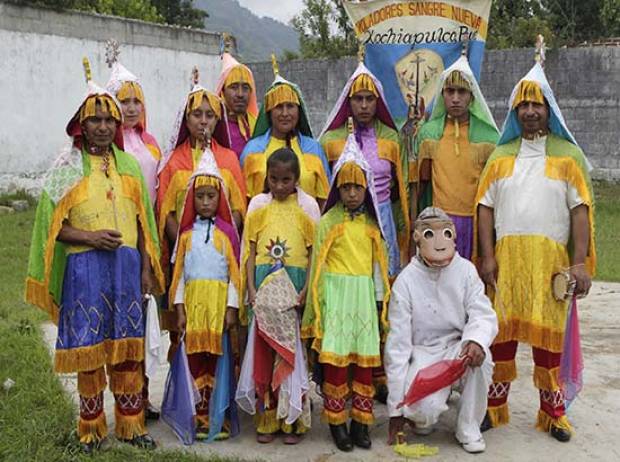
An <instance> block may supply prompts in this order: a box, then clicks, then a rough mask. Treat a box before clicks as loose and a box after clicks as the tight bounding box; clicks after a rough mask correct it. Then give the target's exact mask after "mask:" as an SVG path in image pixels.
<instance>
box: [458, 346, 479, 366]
mask: <svg viewBox="0 0 620 462" xmlns="http://www.w3.org/2000/svg"><path fill="white" fill-rule="evenodd" d="M484 356H485V354H484V350H483V349H482V347H481V346H480V345H478V344H477V343H476V342H471V341H470V342H467V343H466V344H465V346H463V349H462V350H461V354H460V356H459V357H461V358H464V359H465V365H466V366H471V367H480V366H481V365H482V362H483V361H484Z"/></svg>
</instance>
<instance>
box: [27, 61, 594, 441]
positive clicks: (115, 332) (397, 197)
mask: <svg viewBox="0 0 620 462" xmlns="http://www.w3.org/2000/svg"><path fill="white" fill-rule="evenodd" d="M222 63H223V69H222V73H221V75H220V78H219V80H218V84H217V88H216V90H215V92H211V91H209V90H207V89H206V88H204V87H202V86H200V84H199V81H198V78H197V75H194V77H193V82H192V88H191V90H190V91H189V93H188V94H187V95H186V97H185V98H184V100H183V102H182V104H181V107H180V109H179V111H178V114H177V117H176V120H175V124H174V126H173V136H172V137H171V140H170V145H169V146H168V148H167V149H166V151H165V152H164V153H163V154H162V153H161V151H160V149H159V147H158V145H157V142H156V141H155V139H154V138H153V137H152V136H151V135H150V134H149V133H148V132H147V125H146V104H145V98H144V93H143V90H142V87H141V85H140V83H139V81H138V79H137V78H136V77H135V76H134V75H133V74H132V73H131V72H129V71H128V70H127V69H125V68H124V67H123V66H122V65H121V64H120V63H118V62H117V63H115V64H114V67H113V69H112V75H111V78H110V82H109V83H108V85H107V86H106V89H103V88H100V87H98V86H97V85H96V84H94V83H93V82H92V81H91V80H89V81H88V92H87V94H86V97H85V99H84V101H83V102H82V104H81V105H80V107H79V108H78V110H77V112H76V113H75V115H74V116H73V117H72V118H71V120H70V121H69V124H68V125H67V134H68V135H69V137H70V138H71V144H70V145H68V146H67V147H66V148H65V149H64V150H63V151H62V152H61V154H60V156H59V157H58V159H57V160H56V162H55V163H54V165H53V167H52V168H51V169H50V170H49V172H48V173H47V174H46V177H45V182H44V187H43V192H42V195H41V198H40V200H39V205H38V208H37V214H36V222H35V227H34V232H33V238H32V246H31V253H30V263H29V267H28V277H27V281H26V299H27V301H29V302H31V303H33V304H35V305H37V306H39V307H41V308H42V309H44V310H46V311H47V312H48V313H49V314H50V315H51V317H52V319H53V320H54V322H56V323H57V325H58V337H57V341H56V354H55V369H56V371H57V372H59V373H77V381H78V393H79V411H80V412H79V421H78V436H79V439H80V443H81V445H82V448H83V450H84V451H86V452H92V451H93V450H94V449H96V448H97V447H98V446H99V444H100V442H101V441H102V440H103V439H104V438H105V437H106V435H107V423H106V416H105V413H104V406H103V391H104V389H105V387H106V385H107V384H108V383H109V385H110V389H111V391H112V393H113V394H114V398H115V401H116V407H115V434H116V437H117V438H118V439H120V440H122V441H126V442H128V443H130V444H133V445H136V446H139V447H143V448H153V447H155V442H154V440H153V439H152V438H151V437H150V436H149V434H148V431H147V428H146V426H145V420H146V419H147V418H157V417H158V412H157V409H155V408H154V407H153V406H152V405H151V404H150V402H149V399H148V380H147V378H146V376H145V367H144V360H145V337H148V335H149V332H148V326H147V324H146V321H145V316H146V315H145V310H144V308H143V307H144V297H147V296H155V297H157V298H158V300H159V301H160V305H161V306H160V317H161V322H162V326H163V327H164V328H165V329H167V330H169V331H170V332H171V351H170V355H169V356H170V358H172V357H173V355H174V352H175V351H176V350H177V348H179V347H180V346H181V345H183V347H184V350H185V354H186V356H187V364H188V368H189V372H190V374H191V378H192V380H193V382H194V383H193V385H194V388H195V389H196V390H197V393H196V399H195V423H194V426H195V436H196V439H198V440H209V441H211V440H214V439H215V440H222V439H227V438H229V437H231V436H235V435H236V434H237V433H238V432H239V425H238V415H237V408H239V409H241V410H243V411H244V412H247V413H249V414H252V415H254V420H255V426H256V438H257V441H258V442H260V443H269V442H271V441H273V440H274V438H275V437H276V435H278V434H281V435H283V440H284V443H286V444H296V443H298V442H299V441H300V439H301V438H302V435H303V434H304V433H306V432H307V431H308V430H309V429H310V426H311V399H310V391H311V388H312V387H311V382H314V383H315V385H316V391H317V392H318V393H319V395H320V396H321V397H322V400H323V411H322V415H323V419H324V421H326V422H327V423H328V424H329V428H330V432H331V436H332V438H333V441H334V443H335V445H336V446H337V447H338V448H339V449H340V450H342V451H351V450H353V448H354V447H355V446H357V447H360V448H365V449H368V448H370V447H371V438H370V432H369V426H370V425H371V424H372V423H373V421H374V417H373V406H374V401H375V399H379V400H384V402H385V401H387V408H388V413H389V435H388V439H389V442H390V443H395V442H396V443H398V442H399V441H400V442H402V441H403V438H404V430H405V427H406V426H409V427H411V429H412V430H413V432H414V433H415V434H417V435H428V434H429V433H431V432H432V431H433V429H434V426H435V424H436V423H437V421H438V419H439V416H440V415H441V414H442V413H443V412H444V411H446V410H447V409H448V399H449V397H450V394H451V391H452V390H453V389H457V390H459V391H460V403H459V407H458V415H457V419H456V428H455V436H456V439H457V440H458V441H459V443H460V444H461V445H462V447H463V448H464V449H465V450H466V451H468V452H474V453H475V452H481V451H484V449H485V442H484V439H483V436H482V432H483V431H485V430H488V429H489V428H492V427H496V426H499V425H502V424H506V423H508V421H509V413H508V404H507V399H508V391H509V389H510V384H511V382H512V381H513V380H514V379H515V377H516V366H515V354H516V350H517V345H518V342H525V343H529V344H530V345H531V346H532V349H533V358H534V363H535V368H534V383H535V385H536V387H537V388H539V390H540V410H539V413H538V419H537V423H536V425H537V427H538V428H539V429H541V430H543V431H546V432H549V433H550V434H551V435H552V436H553V437H554V438H556V439H557V440H559V441H568V440H569V439H570V436H571V434H572V429H571V426H570V424H569V422H568V420H567V418H566V415H565V399H564V390H563V388H562V384H561V383H560V381H559V378H558V370H559V364H560V360H561V355H562V346H563V340H564V339H563V337H564V335H563V334H564V330H565V324H566V318H567V302H565V301H557V300H556V299H555V298H554V297H553V294H552V290H551V284H550V281H551V278H552V276H553V274H554V273H556V272H558V271H567V272H568V273H569V274H570V277H571V279H572V280H574V281H575V282H574V284H575V294H577V295H585V294H587V292H588V290H589V288H590V284H591V282H590V277H591V275H592V274H593V271H594V265H595V249H594V245H593V196H592V187H591V183H590V179H589V174H588V170H589V164H588V161H587V160H586V158H585V156H584V154H583V152H582V151H581V150H580V148H579V147H578V145H577V143H576V141H575V139H574V138H573V136H572V134H571V133H570V131H569V130H568V128H567V126H566V123H565V122H564V119H563V117H562V114H561V113H560V110H559V107H558V105H557V102H556V100H555V97H554V95H553V93H552V91H551V88H550V86H549V83H548V82H547V80H546V78H545V75H544V72H543V69H542V67H541V66H540V64H538V63H537V64H536V65H535V66H534V67H533V68H532V70H531V71H530V72H529V73H528V74H527V75H526V76H525V77H524V78H523V79H522V80H521V81H519V82H518V83H517V85H516V86H515V89H514V91H513V93H512V95H511V97H510V107H509V111H508V115H507V117H506V121H505V123H504V128H503V130H502V132H501V133H500V132H499V130H498V129H497V127H496V125H495V122H494V120H493V117H492V115H491V112H490V110H489V108H488V106H487V104H486V103H485V100H484V97H483V95H482V93H481V91H480V88H479V86H478V83H477V81H476V79H475V78H474V75H473V72H472V70H471V69H470V67H469V65H468V62H467V59H466V57H464V56H463V57H461V58H460V59H458V60H457V61H456V62H455V63H454V64H453V65H452V66H450V67H449V68H447V69H446V70H445V71H444V72H443V73H442V74H441V77H440V79H439V82H438V84H437V90H436V94H435V97H434V99H433V102H432V110H431V111H430V114H428V115H427V116H426V117H424V116H422V117H420V119H421V120H420V123H419V126H420V127H419V130H418V131H417V134H416V139H415V144H414V148H415V152H416V155H417V160H416V162H415V163H411V159H409V158H408V156H407V155H406V154H405V151H404V149H403V142H402V140H401V136H400V134H399V132H398V128H397V126H396V124H395V123H394V120H393V118H392V116H391V115H390V112H389V109H388V106H387V103H386V99H385V97H384V93H383V88H382V85H381V83H380V82H379V80H378V79H377V78H376V77H375V76H374V75H373V74H372V73H371V72H370V71H369V70H368V69H367V68H366V67H365V66H364V64H362V63H360V64H359V65H358V67H357V69H356V70H355V72H354V73H353V75H352V76H351V77H350V78H349V80H348V81H347V83H346V85H345V87H344V89H343V91H342V93H341V95H340V96H339V98H338V100H337V103H336V106H335V107H334V109H333V110H332V111H331V113H330V114H329V116H328V118H327V122H326V124H325V127H324V129H323V130H322V132H321V134H320V136H319V138H318V140H316V139H314V138H313V133H312V130H311V128H310V123H309V120H308V112H307V109H306V106H305V103H304V99H303V96H302V93H301V90H300V88H299V87H298V86H297V85H295V84H294V83H292V82H289V81H287V80H286V79H284V78H283V77H282V76H281V75H280V74H279V73H278V72H276V78H275V80H274V82H273V84H272V85H271V86H270V87H269V88H268V89H267V91H266V92H265V96H264V99H263V102H262V105H261V107H260V110H259V107H258V104H257V98H256V92H257V89H256V86H255V83H254V78H253V76H252V72H251V71H250V69H249V68H248V67H247V66H245V65H243V64H240V63H239V62H237V61H236V60H235V59H234V58H233V57H232V56H231V55H229V54H228V53H224V54H223V57H222ZM413 184H415V185H416V187H415V188H414V187H413V186H412V185H413ZM411 200H412V201H414V202H415V205H416V207H411V208H410V203H409V202H410V201H411ZM416 208H417V210H418V211H419V214H413V215H412V214H411V210H415V209H416ZM445 360H459V361H460V362H459V364H461V366H462V370H461V371H460V378H458V380H456V381H455V382H454V383H452V384H448V385H447V386H444V387H443V388H441V389H439V390H435V391H433V392H431V393H430V394H428V395H427V396H424V397H422V398H421V399H419V400H417V401H415V402H409V401H407V399H408V396H409V394H410V392H411V389H412V388H413V387H412V383H413V382H414V380H415V378H416V376H417V375H418V373H419V372H420V371H422V370H424V369H425V368H427V367H428V366H433V365H434V364H436V363H438V362H441V361H445ZM223 371H226V372H223ZM386 395H387V396H386ZM213 396H217V397H218V399H219V400H220V401H222V400H225V401H228V404H227V405H226V406H220V407H218V409H221V410H222V411H221V412H220V411H219V410H218V411H215V410H214V409H213V408H212V407H213V403H214V402H216V401H217V400H214V399H212V398H213ZM349 398H350V400H351V404H350V405H347V401H348V399H349ZM349 421H350V422H349Z"/></svg>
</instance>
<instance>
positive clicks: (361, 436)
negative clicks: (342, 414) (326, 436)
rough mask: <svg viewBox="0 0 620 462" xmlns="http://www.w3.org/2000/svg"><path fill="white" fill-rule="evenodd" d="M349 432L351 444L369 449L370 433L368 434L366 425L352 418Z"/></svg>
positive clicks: (370, 443)
mask: <svg viewBox="0 0 620 462" xmlns="http://www.w3.org/2000/svg"><path fill="white" fill-rule="evenodd" d="M349 434H350V435H351V440H352V441H353V444H354V445H355V446H357V447H358V448H362V449H370V446H372V442H371V441H370V435H369V434H368V425H366V424H362V423H359V422H356V421H355V420H352V421H351V431H350V432H349Z"/></svg>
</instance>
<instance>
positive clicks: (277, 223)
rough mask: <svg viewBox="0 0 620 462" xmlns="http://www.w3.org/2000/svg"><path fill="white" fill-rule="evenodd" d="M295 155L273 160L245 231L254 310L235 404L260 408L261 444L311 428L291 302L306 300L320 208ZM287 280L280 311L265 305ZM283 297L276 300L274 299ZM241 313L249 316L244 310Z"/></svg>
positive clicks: (279, 154) (281, 153)
mask: <svg viewBox="0 0 620 462" xmlns="http://www.w3.org/2000/svg"><path fill="white" fill-rule="evenodd" d="M297 159H298V158H297V156H296V155H295V153H294V152H293V151H292V150H291V149H289V148H283V149H280V150H278V151H276V152H274V153H273V154H272V156H271V157H270V158H269V160H268V161H267V187H268V189H269V192H266V193H262V194H259V195H258V196H256V197H254V198H253V199H252V201H251V202H250V206H249V210H248V216H247V219H246V221H245V226H244V233H243V234H244V237H243V251H242V265H241V268H242V275H243V281H244V284H243V286H244V287H245V290H246V291H247V298H248V303H249V305H250V306H251V307H252V309H251V310H250V313H249V314H250V315H251V316H250V328H249V335H248V342H247V348H246V352H245V357H244V360H243V365H242V368H241V375H240V378H239V385H238V387H237V403H238V404H239V406H240V407H241V408H242V409H243V410H244V411H246V412H248V413H249V414H255V413H256V412H257V411H258V412H257V414H258V415H257V417H256V419H255V420H256V424H257V429H256V430H257V440H258V441H259V442H261V443H268V442H271V441H272V440H273V434H274V433H276V432H277V431H278V430H282V432H284V433H285V435H286V436H285V440H284V441H285V443H287V444H295V443H297V442H298V441H299V436H301V435H302V434H303V433H305V432H306V431H307V430H308V428H309V427H310V401H309V397H308V390H309V387H310V384H309V380H308V371H307V365H306V358H305V352H304V348H303V345H302V343H301V337H300V334H299V317H298V315H297V312H296V310H295V309H294V308H293V306H303V304H304V303H305V294H306V291H307V286H308V276H309V273H308V266H309V263H310V255H311V252H312V242H313V238H314V228H315V223H316V222H317V221H318V220H319V217H320V212H319V208H318V205H317V203H316V201H315V200H314V199H313V198H312V197H311V196H309V195H308V194H307V193H305V192H304V191H303V190H302V189H301V188H299V187H297V186H296V185H297V182H298V181H299V176H300V168H299V163H298V160H297ZM282 278H284V279H285V281H284V282H285V283H286V282H288V284H289V288H290V287H291V286H292V289H293V296H292V297H289V298H288V299H287V300H285V301H284V302H283V303H285V305H284V306H283V311H281V312H274V311H275V310H274V309H272V307H269V306H266V307H264V309H263V306H262V302H261V303H259V301H260V300H259V299H260V295H261V291H263V290H270V289H269V288H270V285H271V284H272V283H278V281H282ZM287 293H288V294H290V290H289V291H288V292H287ZM291 298H292V300H291ZM278 301H279V300H276V299H274V300H272V302H274V305H275V303H276V302H278ZM268 302H269V301H268ZM286 303H288V305H286ZM267 304H269V303H267ZM259 305H260V306H259ZM259 308H260V311H259ZM240 319H241V322H242V323H246V322H247V315H246V313H245V312H242V313H241V315H240ZM257 399H258V404H257Z"/></svg>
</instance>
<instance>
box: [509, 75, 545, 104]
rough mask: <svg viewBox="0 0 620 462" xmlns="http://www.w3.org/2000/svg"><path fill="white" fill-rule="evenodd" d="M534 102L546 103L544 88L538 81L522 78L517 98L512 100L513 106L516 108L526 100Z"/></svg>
mask: <svg viewBox="0 0 620 462" xmlns="http://www.w3.org/2000/svg"><path fill="white" fill-rule="evenodd" d="M527 101H529V102H532V103H538V104H545V97H544V96H543V92H542V89H541V88H540V85H539V84H538V82H534V81H533V80H522V81H521V82H519V85H518V87H517V92H516V94H515V99H514V101H513V102H512V108H513V109H514V108H516V107H517V106H518V105H519V104H521V103H524V102H527Z"/></svg>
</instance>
